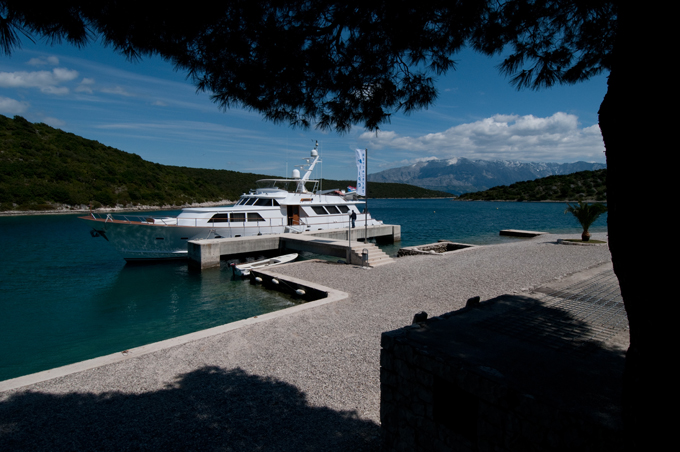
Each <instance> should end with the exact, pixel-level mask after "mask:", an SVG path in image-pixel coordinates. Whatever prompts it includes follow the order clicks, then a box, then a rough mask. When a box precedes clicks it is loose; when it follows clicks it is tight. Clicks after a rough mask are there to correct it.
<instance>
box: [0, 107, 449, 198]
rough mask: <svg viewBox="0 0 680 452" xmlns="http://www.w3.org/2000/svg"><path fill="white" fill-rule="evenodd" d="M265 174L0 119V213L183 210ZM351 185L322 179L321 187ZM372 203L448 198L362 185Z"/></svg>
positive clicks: (244, 187) (243, 188)
mask: <svg viewBox="0 0 680 452" xmlns="http://www.w3.org/2000/svg"><path fill="white" fill-rule="evenodd" d="M267 177H271V176H267V175H263V174H252V173H240V172H236V171H228V170H211V169H198V168H186V167H178V166H168V165H161V164H158V163H152V162H148V161H145V160H143V159H142V158H141V157H140V156H138V155H136V154H130V153H128V152H124V151H121V150H118V149H114V148H112V147H109V146H106V145H103V144H101V143H99V142H97V141H93V140H87V139H85V138H82V137H79V136H77V135H74V134H72V133H67V132H64V131H62V130H59V129H54V128H52V127H50V126H48V125H46V124H33V123H31V122H29V121H27V120H26V119H24V118H22V117H21V116H15V117H14V119H10V118H7V117H5V116H2V115H0V210H2V211H7V210H49V209H55V208H64V207H66V208H85V207H86V206H89V205H91V206H92V207H94V208H98V207H102V206H108V207H115V206H129V207H132V206H137V205H148V206H182V205H186V204H191V203H204V202H214V201H220V200H223V199H231V200H235V199H238V197H239V196H240V195H241V194H242V193H244V192H247V191H248V190H249V189H251V188H254V187H255V181H256V180H258V179H263V178H267ZM355 184H356V182H355V181H332V180H324V188H326V187H328V188H336V187H337V188H345V187H347V185H355ZM368 190H369V195H370V196H371V197H372V198H373V197H375V198H392V197H414V198H428V197H430V198H431V197H442V196H444V197H447V196H448V197H450V196H451V195H449V194H447V193H443V192H436V191H432V190H426V189H423V188H419V187H415V186H411V185H404V184H379V183H369V184H368Z"/></svg>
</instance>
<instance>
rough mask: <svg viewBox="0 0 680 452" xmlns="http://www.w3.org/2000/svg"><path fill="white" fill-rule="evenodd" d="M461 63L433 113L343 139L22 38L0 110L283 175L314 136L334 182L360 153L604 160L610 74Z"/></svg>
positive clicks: (397, 157) (173, 77)
mask: <svg viewBox="0 0 680 452" xmlns="http://www.w3.org/2000/svg"><path fill="white" fill-rule="evenodd" d="M456 60H457V61H458V66H457V70H456V71H451V72H449V73H448V74H447V75H446V76H443V77H439V79H438V80H437V84H436V86H437V89H438V90H439V98H438V100H437V101H436V103H435V104H434V105H433V106H431V107H430V108H429V109H427V110H421V111H419V112H416V113H413V114H411V115H409V116H405V115H401V114H396V115H393V119H392V122H391V123H390V124H384V125H383V126H382V127H381V130H380V131H379V132H378V133H377V135H376V133H375V132H367V131H365V130H364V129H363V128H361V127H355V128H354V129H353V130H352V131H351V132H350V133H347V134H344V135H338V134H336V133H334V132H321V131H318V130H315V129H308V130H303V129H293V128H290V127H288V126H287V125H276V124H272V123H270V122H265V121H264V120H263V119H262V118H261V117H260V116H259V115H258V114H257V113H254V112H250V111H246V110H241V109H230V110H227V111H226V112H225V111H221V110H220V109H219V108H218V107H217V105H216V104H214V103H212V102H211V101H210V96H209V94H208V93H197V92H196V89H195V87H194V86H193V85H192V84H191V82H190V81H188V80H187V79H186V77H185V74H184V73H182V72H177V71H175V70H174V69H173V67H172V65H171V64H169V63H166V62H164V61H162V60H161V59H160V58H145V59H143V60H142V61H141V62H137V63H131V62H129V61H127V60H126V59H125V58H124V57H122V56H120V55H118V54H116V53H114V52H113V50H111V49H109V48H105V47H102V46H100V45H99V44H97V43H91V44H90V45H88V46H86V47H85V48H82V49H77V48H75V47H72V46H68V45H55V46H51V45H46V44H43V43H41V42H38V43H31V42H29V41H26V42H24V45H23V47H22V48H21V49H19V50H16V51H15V52H14V53H13V55H12V56H11V57H6V56H0V114H3V115H5V116H9V117H12V116H14V115H21V116H23V117H25V118H26V119H28V120H29V121H32V122H44V123H46V124H48V125H50V126H53V127H57V128H60V129H62V130H64V131H67V132H72V133H75V134H77V135H81V136H83V137H85V138H88V139H92V140H97V141H99V142H101V143H103V144H106V145H108V146H112V147H115V148H118V149H121V150H123V151H127V152H132V153H135V154H138V155H140V156H141V157H142V158H144V159H146V160H149V161H152V162H157V163H162V164H167V165H179V166H189V167H197V168H215V169H230V170H235V171H242V172H255V173H259V174H268V175H275V176H281V177H283V176H285V175H286V174H289V173H290V172H291V171H292V169H293V167H294V165H298V164H300V163H302V158H304V157H307V156H308V155H309V150H310V149H311V148H312V147H313V144H314V140H318V141H319V145H320V153H321V155H322V159H323V164H322V165H321V168H320V170H319V171H315V174H314V177H324V178H331V179H352V178H354V177H356V167H355V164H354V149H355V148H357V147H358V148H367V149H368V156H369V167H368V172H369V173H374V172H378V171H382V170H384V169H388V168H393V167H398V166H405V165H408V164H412V163H415V162H417V161H420V160H422V159H432V158H440V159H454V158H459V157H467V158H473V159H486V160H493V159H507V160H519V161H524V162H529V161H533V162H574V161H578V160H583V161H588V162H600V163H604V161H605V157H604V146H603V143H602V137H601V134H600V131H599V128H598V126H597V110H598V108H599V105H600V103H601V102H602V98H603V97H604V94H605V92H606V75H600V76H598V77H595V78H593V79H591V80H589V81H587V82H584V83H581V84H577V85H572V86H560V87H553V88H551V89H543V90H540V91H530V90H523V91H517V90H515V88H513V87H512V86H511V85H510V84H509V83H508V79H507V78H505V77H503V76H501V75H500V74H499V73H498V70H497V69H496V65H497V64H498V63H499V62H500V59H499V58H496V59H491V58H488V57H485V56H482V55H479V54H476V53H474V52H471V51H464V52H462V53H460V54H459V55H457V57H456ZM286 169H287V170H288V173H287V172H286Z"/></svg>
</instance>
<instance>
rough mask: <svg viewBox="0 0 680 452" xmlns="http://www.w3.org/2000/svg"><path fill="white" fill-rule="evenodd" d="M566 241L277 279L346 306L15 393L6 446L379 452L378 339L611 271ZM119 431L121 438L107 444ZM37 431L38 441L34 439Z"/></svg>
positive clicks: (5, 397) (279, 317) (119, 359)
mask: <svg viewBox="0 0 680 452" xmlns="http://www.w3.org/2000/svg"><path fill="white" fill-rule="evenodd" d="M560 236H571V237H576V236H577V234H570V235H569V234H564V235H563V234H560ZM593 236H594V238H604V237H605V235H604V234H602V233H598V234H593ZM557 238H558V237H557V236H555V235H552V234H546V235H543V236H540V237H536V238H532V239H527V240H522V241H516V242H510V243H506V244H498V245H487V246H478V247H472V248H466V249H463V250H459V251H455V252H453V253H450V254H446V255H442V256H436V257H434V256H430V255H423V256H409V257H403V258H399V259H397V260H396V261H395V262H394V263H392V264H389V265H384V266H379V267H376V268H372V269H362V268H360V267H357V266H351V265H338V264H334V263H324V262H304V263H299V264H296V265H287V266H281V267H278V268H277V269H276V270H274V269H272V270H274V271H273V273H277V274H280V275H281V277H282V278H286V277H293V278H298V279H304V280H305V281H308V282H310V283H312V284H317V285H323V286H325V287H327V288H329V289H334V290H335V291H338V293H339V292H344V294H346V295H347V296H346V297H342V298H340V299H336V300H335V301H333V302H330V303H322V304H319V305H316V306H313V307H312V306H309V307H308V308H307V309H301V308H297V309H295V308H293V309H286V310H282V311H277V312H278V314H276V315H272V316H271V318H263V319H259V318H255V317H253V318H251V319H250V320H249V321H247V322H244V324H242V325H239V326H240V327H238V328H233V329H229V328H225V329H224V330H223V331H221V330H214V331H203V333H201V334H202V336H199V337H185V338H184V339H185V340H181V339H180V340H177V342H176V343H172V342H166V343H165V344H163V343H158V344H156V346H157V347H158V349H148V348H147V349H145V350H124V351H121V352H119V353H118V354H117V356H116V357H115V362H110V363H108V364H105V365H104V366H93V367H90V368H83V369H79V370H78V371H76V372H73V373H66V374H64V375H58V377H57V378H52V379H45V380H42V379H41V380H42V381H34V382H33V383H32V384H29V385H27V386H22V385H19V386H14V385H13V386H14V387H12V388H9V387H7V388H6V389H4V390H2V391H0V419H1V420H3V421H7V422H8V421H10V420H11V422H12V425H14V426H16V427H15V428H14V429H13V430H12V431H11V432H8V433H7V434H6V435H5V436H4V438H3V440H4V441H5V442H4V443H3V442H2V440H0V444H14V445H21V447H20V448H19V449H21V450H54V449H59V448H65V449H66V448H68V446H69V445H71V446H72V444H74V442H76V441H77V442H78V444H80V446H81V448H88V447H94V446H97V445H98V446H99V447H100V448H101V449H105V450H121V449H127V448H131V447H132V446H134V445H135V444H137V445H138V444H140V441H141V440H142V439H143V440H144V441H145V443H144V444H145V445H146V446H148V447H147V448H149V449H163V448H172V447H171V446H174V447H175V448H181V447H179V446H187V447H189V448H219V447H223V448H225V449H226V448H227V447H231V448H234V449H238V448H240V449H243V450H248V449H249V448H250V449H252V448H254V447H253V446H257V447H259V448H260V449H263V450H265V449H272V450H273V449H276V450H281V451H288V450H290V451H293V450H300V449H303V448H310V449H315V450H322V449H323V450H329V451H338V452H339V451H344V450H364V451H368V450H378V449H379V447H380V396H381V388H380V351H381V335H382V333H383V332H386V331H392V330H395V329H399V328H402V327H404V326H407V325H409V324H411V322H412V319H413V315H414V314H415V313H417V312H420V311H425V312H427V313H428V314H429V316H430V317H436V316H440V315H442V314H445V313H448V312H451V311H455V310H458V309H461V308H463V307H465V305H466V302H467V300H468V299H469V298H471V297H474V296H479V297H480V298H481V299H482V300H489V299H491V298H493V297H496V296H499V295H503V294H520V295H526V296H530V295H531V294H534V293H536V292H535V291H536V290H537V289H539V288H542V287H544V286H546V285H555V284H563V283H567V282H568V281H571V280H570V279H569V278H570V276H572V275H575V274H579V275H581V274H582V272H583V271H585V270H588V269H592V270H593V271H599V270H600V269H603V268H604V266H607V267H609V266H610V265H611V256H610V254H609V252H608V249H607V248H606V247H571V246H558V245H557V243H556V239H557ZM519 262H521V265H519V264H518V263H519ZM211 333H215V334H211ZM186 339H189V340H186ZM149 348H151V347H149ZM147 350H148V351H149V353H143V354H142V353H140V352H143V351H147ZM131 352H134V353H131ZM87 364H88V363H82V365H83V366H85V367H89V366H87ZM91 364H92V363H91ZM73 370H76V369H73ZM43 376H47V375H43ZM55 376H56V375H55ZM20 378H21V377H20ZM6 382H8V380H6ZM14 383H17V382H16V381H15V382H14ZM6 384H7V385H9V383H6ZM196 413H199V414H200V415H201V416H197V415H196ZM242 420H247V425H246V424H244V422H245V421H242ZM112 422H114V423H115V425H116V429H117V432H121V433H120V434H115V435H112V434H111V425H112ZM291 426H294V427H295V428H293V429H291ZM38 428H39V429H40V431H41V432H43V434H41V435H32V432H34V431H36V429H38ZM196 432H208V433H210V434H209V435H207V434H200V435H199V434H197V433H196ZM261 432H270V433H268V434H267V435H262V434H261ZM279 438H285V442H281V441H282V440H281V441H280V440H279Z"/></svg>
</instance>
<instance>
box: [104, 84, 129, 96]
mask: <svg viewBox="0 0 680 452" xmlns="http://www.w3.org/2000/svg"><path fill="white" fill-rule="evenodd" d="M100 91H101V92H102V93H107V94H116V95H119V96H125V97H136V96H135V95H134V94H132V93H130V92H129V91H127V90H126V89H125V88H123V87H122V86H118V85H116V86H111V87H108V88H102V89H101V90H100Z"/></svg>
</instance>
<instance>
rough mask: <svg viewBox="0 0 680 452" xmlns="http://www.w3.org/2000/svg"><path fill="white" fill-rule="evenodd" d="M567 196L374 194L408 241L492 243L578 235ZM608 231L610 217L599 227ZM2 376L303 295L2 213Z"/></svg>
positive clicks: (381, 215)
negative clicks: (149, 258)
mask: <svg viewBox="0 0 680 452" xmlns="http://www.w3.org/2000/svg"><path fill="white" fill-rule="evenodd" d="M564 207H565V205H564V204H563V203H490V202H453V201H450V200H445V199H441V200H371V201H369V208H370V211H371V213H372V215H373V216H374V217H375V218H378V219H380V220H383V221H384V222H385V223H388V224H401V225H402V242H401V243H400V244H397V245H395V246H390V247H386V250H387V251H388V252H390V253H392V254H394V253H396V250H397V249H398V248H399V246H409V245H417V244H422V243H430V242H434V241H436V240H439V239H449V240H454V241H460V242H466V243H473V244H487V243H497V242H500V241H506V240H517V239H507V238H502V237H499V236H498V231H499V230H501V229H529V230H540V231H549V232H563V233H566V232H569V233H578V232H580V227H579V226H578V223H576V220H574V219H573V217H572V216H571V215H564V214H563V212H564ZM591 230H592V231H593V232H598V231H604V230H606V215H605V216H603V217H602V218H600V219H599V220H598V222H597V223H596V224H595V225H594V226H593V227H592V228H591ZM0 249H2V253H3V255H2V261H1V263H0V310H1V314H0V344H2V346H1V347H0V381H1V380H5V379H8V378H14V377H17V376H21V375H26V374H29V373H33V372H38V371H41V370H46V369H50V368H53V367H57V366H62V365H65V364H70V363H73V362H78V361H82V360H84V359H89V358H94V357H97V356H101V355H105V354H109V353H114V352H118V351H122V350H125V349H128V348H132V347H137V346H140V345H144V344H148V343H151V342H156V341H159V340H163V339H168V338H171V337H176V336H179V335H182V334H187V333H190V332H194V331H199V330H202V329H206V328H211V327H214V326H218V325H223V324H225V323H229V322H233V321H235V320H240V319H244V318H248V317H252V316H255V315H260V314H263V313H266V312H271V311H275V310H279V309H283V308H286V307H289V306H292V305H293V304H294V302H293V300H291V299H289V298H287V297H285V296H282V295H280V294H278V293H274V292H268V291H266V290H265V289H263V288H261V287H259V286H251V285H250V284H248V283H247V282H244V281H241V280H235V279H233V278H232V273H231V270H229V269H228V268H227V266H226V265H224V263H223V266H222V268H221V269H213V270H210V271H204V272H193V271H190V270H189V269H188V266H187V264H186V263H183V262H174V263H172V262H171V263H161V264H154V265H126V264H125V261H124V260H123V259H122V258H121V257H120V256H119V255H118V254H117V253H116V252H115V251H114V250H113V249H112V248H111V247H109V246H108V245H107V243H106V242H105V241H104V240H103V239H101V238H96V239H94V238H91V237H90V235H89V226H88V225H87V224H86V223H85V222H83V221H80V220H78V219H77V216H76V215H42V216H30V217H0Z"/></svg>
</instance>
